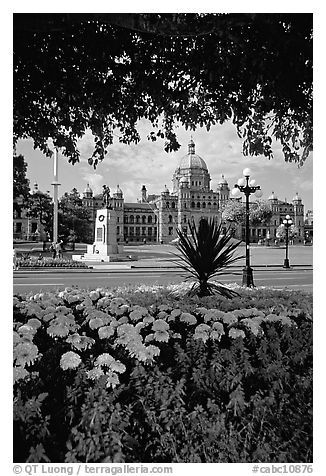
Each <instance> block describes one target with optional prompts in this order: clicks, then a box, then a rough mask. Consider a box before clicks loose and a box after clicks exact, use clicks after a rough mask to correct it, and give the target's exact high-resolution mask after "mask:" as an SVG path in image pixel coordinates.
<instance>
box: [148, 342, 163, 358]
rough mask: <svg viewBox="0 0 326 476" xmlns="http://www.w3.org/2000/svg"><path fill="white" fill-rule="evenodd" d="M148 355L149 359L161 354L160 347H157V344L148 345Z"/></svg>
mask: <svg viewBox="0 0 326 476" xmlns="http://www.w3.org/2000/svg"><path fill="white" fill-rule="evenodd" d="M145 352H146V355H147V357H148V359H149V360H151V359H153V357H156V356H158V355H160V352H161V351H160V349H159V348H158V347H156V346H155V345H148V346H147V347H146V351H145Z"/></svg>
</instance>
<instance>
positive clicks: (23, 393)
mask: <svg viewBox="0 0 326 476" xmlns="http://www.w3.org/2000/svg"><path fill="white" fill-rule="evenodd" d="M163 296H164V292H163V291H162V292H160V293H158V295H156V296H154V295H152V296H151V299H150V296H149V293H147V294H146V295H144V294H143V295H141V293H139V294H138V295H137V293H134V294H132V295H131V294H130V295H128V296H127V297H126V296H125V297H113V294H112V292H110V291H106V290H104V289H97V290H93V291H85V290H79V289H77V288H76V289H71V288H70V289H66V290H65V291H61V292H57V293H48V292H47V293H37V294H36V295H33V294H31V293H30V294H28V295H24V296H15V297H14V397H15V400H14V450H15V454H14V460H15V462H25V461H28V462H34V463H37V462H42V461H44V462H93V463H95V462H144V463H145V462H157V463H159V462H211V463H213V462H214V463H217V462H311V461H312V321H311V315H312V309H311V300H310V299H309V298H308V297H307V295H302V294H300V293H298V292H296V293H294V292H293V293H280V292H272V291H265V292H264V291H258V290H257V291H250V292H243V294H242V295H241V296H240V297H239V298H236V299H234V300H232V301H231V300H228V299H226V298H223V297H221V296H220V297H217V296H213V297H208V298H205V299H202V300H200V301H199V300H198V298H193V299H192V300H189V298H188V299H187V301H185V300H183V299H177V300H176V299H174V300H172V299H170V300H169V301H167V300H166V302H165V303H164V304H163V303H161V301H160V300H161V299H163ZM165 296H166V294H165ZM142 299H143V301H142ZM136 301H137V302H136ZM264 302H265V307H264ZM275 302H277V305H275Z"/></svg>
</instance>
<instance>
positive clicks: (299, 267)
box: [13, 245, 313, 293]
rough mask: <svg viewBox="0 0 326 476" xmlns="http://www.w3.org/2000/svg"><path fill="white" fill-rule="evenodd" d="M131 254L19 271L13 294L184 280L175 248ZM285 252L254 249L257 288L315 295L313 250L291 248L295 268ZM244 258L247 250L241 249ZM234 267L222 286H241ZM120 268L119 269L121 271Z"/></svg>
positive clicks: (239, 269) (148, 248) (139, 250)
mask: <svg viewBox="0 0 326 476" xmlns="http://www.w3.org/2000/svg"><path fill="white" fill-rule="evenodd" d="M125 250H128V252H130V253H131V254H133V255H137V256H138V258H139V260H138V261H134V262H130V263H128V262H127V263H122V264H119V263H112V264H104V263H99V264H93V269H85V270H82V269H79V270H78V269H75V270H63V269H62V270H60V269H53V270H45V269H44V270H33V271H27V270H23V269H21V270H19V271H15V272H14V283H13V290H14V293H23V292H29V291H35V292H37V291H39V290H55V289H63V288H65V287H66V286H72V285H77V286H79V287H83V288H94V287H98V286H103V287H116V286H122V285H123V286H124V285H138V284H141V283H143V284H154V283H156V284H169V283H178V282H182V281H183V280H184V273H183V272H182V271H180V269H178V268H177V267H176V265H175V263H173V259H174V257H173V256H172V255H171V251H172V252H175V251H176V248H175V247H173V246H168V245H163V246H159V245H156V246H155V245H146V246H141V247H140V246H138V247H137V246H129V247H126V248H125ZM284 253H285V250H284V249H282V248H265V247H258V246H257V247H252V248H251V263H252V266H253V269H254V283H255V285H256V286H273V287H276V288H282V287H288V288H291V289H303V290H306V291H312V287H313V270H312V247H304V246H293V247H290V250H289V257H290V263H291V266H292V268H291V269H290V270H286V269H284V268H283V267H282V264H283V261H284ZM240 254H244V247H242V248H241V249H240ZM243 265H244V260H242V261H240V262H239V265H238V266H236V267H232V268H231V270H230V274H227V275H222V276H220V277H219V280H220V281H221V282H223V283H237V284H241V282H242V267H243ZM119 267H120V269H119Z"/></svg>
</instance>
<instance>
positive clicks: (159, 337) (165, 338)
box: [154, 331, 169, 342]
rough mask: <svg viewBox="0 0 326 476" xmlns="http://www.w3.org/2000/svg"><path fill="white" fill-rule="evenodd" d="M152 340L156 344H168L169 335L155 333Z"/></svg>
mask: <svg viewBox="0 0 326 476" xmlns="http://www.w3.org/2000/svg"><path fill="white" fill-rule="evenodd" d="M154 340H157V341H158V342H168V340H169V334H168V332H166V331H156V332H155V334H154Z"/></svg>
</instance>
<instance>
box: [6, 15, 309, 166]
mask: <svg viewBox="0 0 326 476" xmlns="http://www.w3.org/2000/svg"><path fill="white" fill-rule="evenodd" d="M142 118H145V119H148V120H149V121H150V123H151V124H152V131H151V132H150V133H149V135H148V138H149V139H150V140H153V141H155V140H157V137H160V138H163V139H164V140H165V147H164V148H165V150H166V151H172V150H178V148H179V147H180V144H179V143H178V140H177V135H176V129H175V128H176V124H182V125H183V126H185V127H186V129H190V130H195V128H196V127H197V126H205V127H206V128H207V129H208V130H209V129H210V127H211V126H213V125H215V124H223V123H224V122H226V121H228V120H231V121H232V122H233V123H234V125H235V126H236V128H237V131H238V134H239V136H240V137H241V138H242V139H243V153H244V154H245V155H265V156H267V157H269V158H271V157H272V156H273V148H274V145H275V139H276V140H278V141H280V143H281V145H282V150H283V154H284V157H285V160H286V161H293V162H296V163H298V164H299V165H302V164H303V163H304V161H305V159H306V158H307V156H308V154H309V152H310V151H311V150H312V14H306V13H304V14H298V13H287V14H284V13H282V14H279V13H272V14H265V13H264V14H254V13H247V14H244V13H241V14H193V13H186V14H77V13H76V14H64V13H58V14H14V143H16V142H17V140H18V139H21V138H32V139H33V141H34V146H35V147H36V148H39V149H40V150H42V151H43V152H44V153H45V154H46V155H51V150H50V149H49V146H48V142H47V141H48V139H49V138H51V139H52V140H53V143H54V145H55V146H56V147H59V148H60V149H61V152H62V153H63V154H64V155H65V156H66V157H67V158H68V160H69V162H71V163H76V162H78V160H79V156H80V153H79V150H78V148H77V140H78V138H80V137H82V136H83V135H84V133H85V132H86V131H87V130H91V131H92V133H93V135H94V151H93V153H92V156H91V157H90V158H89V163H90V164H93V165H94V167H96V165H97V164H98V162H99V161H101V160H103V158H104V156H105V154H106V152H107V150H108V148H109V146H110V144H112V143H113V138H114V135H117V136H118V137H119V140H120V141H121V142H123V143H127V144H130V143H137V142H139V140H140V135H139V132H138V131H137V123H138V121H139V119H142Z"/></svg>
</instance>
